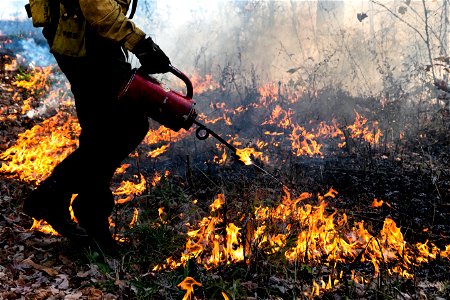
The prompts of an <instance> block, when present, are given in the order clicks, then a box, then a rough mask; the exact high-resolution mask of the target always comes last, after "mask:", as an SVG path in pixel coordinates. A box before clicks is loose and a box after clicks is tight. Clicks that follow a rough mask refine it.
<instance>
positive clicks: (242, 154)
mask: <svg viewBox="0 0 450 300" xmlns="http://www.w3.org/2000/svg"><path fill="white" fill-rule="evenodd" d="M262 154H263V153H262V152H258V151H256V150H255V149H253V148H244V149H236V155H237V156H239V160H240V161H242V162H243V163H244V164H246V165H247V166H248V165H251V164H252V163H253V162H252V159H251V158H250V157H251V156H252V155H253V156H254V157H256V158H258V157H262Z"/></svg>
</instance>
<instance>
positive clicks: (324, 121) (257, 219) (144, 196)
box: [0, 68, 450, 299]
mask: <svg viewBox="0 0 450 300" xmlns="http://www.w3.org/2000/svg"><path fill="white" fill-rule="evenodd" d="M47 70H50V68H49V69H47V68H43V69H37V70H32V71H28V72H29V73H27V72H25V74H29V75H27V76H22V77H21V78H20V80H18V78H16V79H17V80H15V81H10V82H8V84H9V86H10V90H9V92H8V94H5V95H3V96H2V97H5V96H7V97H9V96H11V97H14V99H17V101H16V100H14V101H15V102H17V103H18V104H16V105H17V108H18V109H17V110H16V111H15V113H14V114H11V113H10V112H8V111H6V110H2V115H1V117H2V118H3V120H10V121H8V122H9V123H6V124H5V125H4V126H5V129H10V128H17V127H20V128H21V130H20V131H19V132H16V133H18V134H17V135H15V136H14V139H13V142H9V143H8V145H7V147H4V148H5V149H4V151H3V152H2V153H1V154H0V159H1V160H2V165H1V167H0V172H1V173H2V176H4V177H5V179H8V181H9V182H10V183H9V184H10V185H14V184H18V183H23V182H26V183H28V184H29V185H35V184H39V182H40V181H41V180H43V179H44V178H45V177H46V176H48V174H50V172H51V170H52V168H53V167H54V166H55V165H56V164H57V163H58V162H59V161H61V160H62V159H63V158H64V157H65V156H66V155H67V154H68V153H70V152H71V151H73V149H75V147H76V146H77V145H76V137H77V135H78V134H79V126H78V124H77V122H76V119H75V118H74V116H73V115H74V113H73V107H72V106H70V105H64V106H63V107H62V108H61V107H60V108H58V109H57V111H58V112H55V113H54V114H53V115H52V116H51V117H49V118H46V119H45V120H42V121H41V120H40V119H33V118H31V119H30V117H29V116H27V114H26V113H25V112H27V111H30V109H31V106H34V107H37V105H36V104H34V103H35V102H36V100H38V99H36V98H35V97H42V94H41V93H44V94H45V95H48V94H50V89H48V88H47V87H48V84H49V83H50V82H51V80H49V79H48V76H49V74H50V73H49V72H47ZM46 76H47V77H46ZM195 78H196V80H197V81H198V83H196V84H195V86H198V89H199V90H197V93H198V98H199V99H198V100H197V102H198V103H199V110H200V111H204V112H205V113H204V114H202V115H201V117H200V118H201V119H202V121H203V122H204V123H205V124H207V125H208V126H211V128H213V129H214V130H215V131H216V132H217V133H219V134H221V135H222V136H223V137H224V138H225V139H226V140H227V142H228V143H230V144H231V145H233V146H234V147H236V148H237V149H238V151H237V153H236V156H234V155H227V154H229V153H227V151H228V150H227V149H226V148H224V147H223V145H217V144H216V142H215V141H214V142H211V141H209V140H208V141H201V142H199V141H197V140H195V138H194V134H193V130H189V131H183V130H182V131H180V132H177V133H175V132H172V131H170V130H168V129H167V128H164V127H162V126H156V128H154V129H152V130H150V131H149V133H148V135H147V136H146V138H145V140H144V141H143V143H142V144H141V145H140V146H139V148H138V149H137V150H136V152H135V153H133V154H132V155H130V157H129V158H128V159H127V160H126V161H125V162H124V164H123V165H122V167H121V168H120V169H119V170H117V172H116V174H115V177H114V179H113V190H114V195H115V197H116V204H117V205H116V210H115V213H114V215H113V216H112V217H111V220H110V225H111V229H112V230H113V231H114V234H115V237H116V238H117V240H119V241H122V242H124V243H127V248H128V251H127V253H126V254H124V256H123V260H122V263H121V265H120V267H117V266H116V267H114V266H105V265H102V262H101V260H99V258H98V254H97V256H95V254H89V255H88V257H89V259H90V261H91V263H94V264H97V265H99V266H103V267H104V273H105V274H110V273H111V272H116V276H118V277H117V278H116V280H115V281H114V282H113V283H112V285H111V286H110V287H106V284H105V287H104V290H107V291H110V292H111V291H114V292H115V293H120V294H121V295H122V296H123V295H125V294H126V293H131V294H133V296H135V297H136V298H152V299H170V298H181V297H182V296H183V297H184V299H189V298H192V297H196V298H198V299H251V297H258V298H263V299H276V298H277V297H278V298H283V299H286V298H305V299H306V298H308V299H312V298H321V297H323V298H326V297H329V296H330V295H336V296H346V297H349V298H366V299H367V298H373V297H386V298H389V297H405V298H406V297H410V296H412V297H415V295H420V293H421V292H423V291H424V290H426V288H425V287H424V285H427V286H426V287H427V291H430V290H431V291H432V293H433V294H434V295H436V296H439V297H446V296H448V295H449V293H450V291H449V289H448V288H446V287H445V285H446V284H448V283H449V282H450V278H449V276H448V272H446V273H444V274H442V272H440V270H445V269H446V268H448V267H449V266H450V262H449V255H450V240H449V238H448V237H449V235H450V228H449V227H448V224H447V223H448V216H449V211H448V203H447V202H446V201H445V199H448V198H446V197H448V195H449V191H450V186H449V185H448V182H450V181H449V180H448V175H449V173H448V166H447V167H445V165H444V164H442V161H444V160H445V155H442V154H441V155H439V156H436V155H434V154H432V153H434V152H431V148H430V152H428V153H429V157H428V158H427V159H425V158H423V156H420V155H416V154H415V151H416V149H417V148H414V147H413V148H408V147H410V144H409V142H410V141H409V140H406V139H405V136H407V135H408V134H411V133H408V132H407V128H400V129H399V128H395V130H394V128H389V127H388V125H386V124H382V123H380V122H379V121H378V119H377V118H376V117H374V116H373V115H370V114H368V115H366V116H364V114H363V113H362V111H364V112H367V111H368V110H367V109H366V108H365V107H363V106H361V105H358V106H357V108H353V109H351V110H348V111H346V112H345V114H344V115H345V116H346V117H341V118H340V119H338V118H339V117H340V116H338V115H333V114H328V112H326V111H325V112H322V111H317V108H316V107H311V102H308V99H304V97H305V96H304V92H305V88H304V87H302V88H298V87H296V88H294V87H290V86H288V85H286V86H285V88H283V87H282V86H281V85H275V84H267V85H262V86H261V87H260V88H259V89H258V91H257V92H258V93H254V92H255V91H253V93H249V95H248V97H247V98H246V99H247V100H246V101H242V99H241V100H237V99H231V100H230V101H227V102H223V103H221V102H217V103H215V102H214V101H212V100H211V99H221V98H225V97H226V95H229V93H228V92H229V91H227V87H226V86H225V87H223V86H221V85H219V84H217V83H215V82H214V81H213V79H212V76H206V77H205V78H204V79H201V78H200V77H199V78H197V77H195ZM38 82H39V86H38ZM63 86H64V85H63ZM33 89H36V90H33ZM57 94H58V95H68V93H67V91H64V90H60V91H59V92H57ZM37 95H38V96H37ZM8 101H11V99H9V100H8ZM348 101H349V102H351V101H353V99H350V100H348ZM30 103H31V106H30V108H28V106H27V105H30ZM308 106H309V110H308V111H306V109H304V107H308ZM318 106H319V105H318ZM311 114H315V117H314V118H312V115H311ZM11 116H12V117H11ZM13 119H14V122H17V124H18V125H23V124H25V122H29V125H28V126H26V127H25V126H16V127H13V126H12V124H13V121H12V120H13ZM30 122H31V123H30ZM23 127H25V128H23ZM421 138H422V140H421V143H424V142H425V141H426V138H424V137H423V136H421ZM444 146H445V145H444ZM447 146H448V145H446V146H445V147H447ZM430 147H431V146H430ZM446 149H448V148H446ZM447 158H448V157H447ZM238 161H240V162H242V163H237V162H238ZM430 164H431V165H430ZM427 178H428V179H427ZM15 181H17V182H15ZM5 186H6V185H4V186H3V189H5V190H8V189H7V188H5ZM9 190H10V189H9ZM9 190H8V195H10V194H11V195H16V196H17V195H20V197H18V198H17V199H16V201H17V202H18V203H17V205H20V201H21V199H22V198H21V197H23V194H16V193H11V192H10V191H9ZM24 194H26V192H25V193H24ZM8 199H9V198H8ZM381 199H382V200H381ZM0 203H1V204H2V205H4V204H3V203H4V201H3V200H2V202H0ZM21 222H23V221H21ZM41 225H45V224H36V223H35V224H34V227H33V228H34V229H37V230H39V231H40V232H43V231H44V230H51V228H48V227H42V226H41ZM45 234H46V236H48V237H52V235H51V234H52V232H51V231H48V232H45ZM53 234H54V233H53ZM25 240H26V241H28V243H31V244H33V243H35V241H33V240H32V237H31V235H30V236H28V237H27V238H26V239H25ZM17 242H18V243H20V241H17ZM119 271H120V272H119ZM0 272H1V269H0ZM19 272H20V271H19ZM433 273H435V274H433ZM106 277H108V276H106ZM0 280H2V279H1V278H0ZM74 281H76V280H74ZM123 282H126V284H125V283H123ZM440 283H442V285H441V286H440V285H439V284H440ZM421 284H422V285H421Z"/></svg>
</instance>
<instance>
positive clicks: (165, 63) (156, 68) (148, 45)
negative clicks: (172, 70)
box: [132, 37, 170, 74]
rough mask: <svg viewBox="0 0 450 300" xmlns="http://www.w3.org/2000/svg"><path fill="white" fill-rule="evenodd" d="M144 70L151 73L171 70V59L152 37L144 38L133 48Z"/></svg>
mask: <svg viewBox="0 0 450 300" xmlns="http://www.w3.org/2000/svg"><path fill="white" fill-rule="evenodd" d="M132 52H133V53H134V55H136V57H137V58H138V59H139V62H140V63H141V65H142V67H143V69H144V71H146V72H147V73H149V74H154V73H166V72H168V71H169V65H170V60H169V58H168V57H167V55H166V54H165V53H164V52H163V51H162V50H161V48H159V46H158V45H157V44H156V43H155V42H153V40H152V38H151V37H148V38H145V39H142V40H141V41H139V43H138V44H137V45H136V46H135V47H134V49H133V50H132Z"/></svg>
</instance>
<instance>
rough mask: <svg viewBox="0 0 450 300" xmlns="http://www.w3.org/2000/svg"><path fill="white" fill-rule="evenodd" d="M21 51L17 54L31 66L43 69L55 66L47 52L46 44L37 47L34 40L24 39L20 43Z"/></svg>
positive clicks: (51, 56)
mask: <svg viewBox="0 0 450 300" xmlns="http://www.w3.org/2000/svg"><path fill="white" fill-rule="evenodd" d="M20 46H21V48H22V50H21V51H20V52H19V53H18V54H20V55H21V56H22V57H24V58H25V60H26V61H27V62H28V63H29V64H30V65H31V66H37V67H45V66H49V65H54V64H56V60H55V58H54V57H53V55H52V54H51V53H50V51H49V47H48V45H47V44H43V45H38V44H37V43H36V41H35V40H34V39H31V38H30V39H24V40H21V41H20Z"/></svg>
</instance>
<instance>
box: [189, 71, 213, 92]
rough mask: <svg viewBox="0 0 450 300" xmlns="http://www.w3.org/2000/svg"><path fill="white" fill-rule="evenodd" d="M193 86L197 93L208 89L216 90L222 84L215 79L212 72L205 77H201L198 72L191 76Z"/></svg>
mask: <svg viewBox="0 0 450 300" xmlns="http://www.w3.org/2000/svg"><path fill="white" fill-rule="evenodd" d="M190 79H191V82H192V86H193V87H194V93H195V94H201V93H204V92H206V91H210V90H215V89H218V88H219V87H220V85H219V84H218V83H217V82H216V81H214V79H213V77H212V75H211V74H207V75H205V76H204V77H201V76H200V75H198V74H193V75H192V76H191V78H190Z"/></svg>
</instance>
